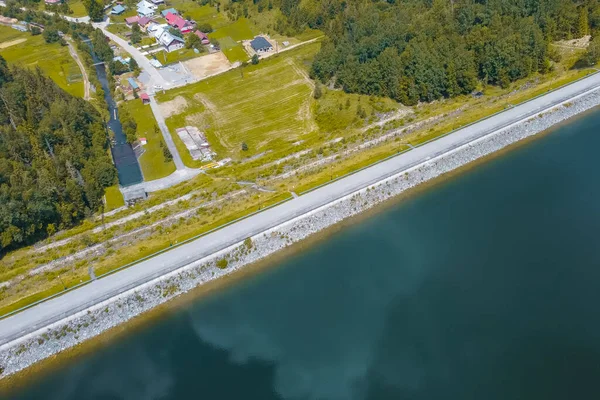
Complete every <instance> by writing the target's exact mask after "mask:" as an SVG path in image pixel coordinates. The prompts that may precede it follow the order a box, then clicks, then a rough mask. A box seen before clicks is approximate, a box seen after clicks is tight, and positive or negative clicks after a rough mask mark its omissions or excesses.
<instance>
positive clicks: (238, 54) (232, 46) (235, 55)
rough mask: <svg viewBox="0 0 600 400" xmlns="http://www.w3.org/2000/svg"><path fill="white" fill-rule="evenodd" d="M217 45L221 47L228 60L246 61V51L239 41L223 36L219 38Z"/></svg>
mask: <svg viewBox="0 0 600 400" xmlns="http://www.w3.org/2000/svg"><path fill="white" fill-rule="evenodd" d="M218 40H219V45H220V47H221V51H223V54H225V57H227V59H228V60H229V62H232V63H234V62H236V61H239V62H243V61H248V58H249V57H248V53H246V50H244V46H242V45H241V44H240V43H238V42H236V41H235V40H233V39H232V38H231V37H229V36H225V37H224V38H220V39H218Z"/></svg>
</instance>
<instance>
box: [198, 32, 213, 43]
mask: <svg viewBox="0 0 600 400" xmlns="http://www.w3.org/2000/svg"><path fill="white" fill-rule="evenodd" d="M194 35H196V36H198V37H199V38H200V41H201V42H202V44H210V39H209V38H208V35H207V34H206V33H204V32H201V31H195V32H194Z"/></svg>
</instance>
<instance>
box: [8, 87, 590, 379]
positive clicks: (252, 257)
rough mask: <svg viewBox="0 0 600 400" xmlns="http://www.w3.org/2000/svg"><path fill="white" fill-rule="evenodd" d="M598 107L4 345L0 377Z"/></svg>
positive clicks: (389, 185)
mask: <svg viewBox="0 0 600 400" xmlns="http://www.w3.org/2000/svg"><path fill="white" fill-rule="evenodd" d="M599 104H600V90H599V91H596V92H593V93H591V94H588V95H586V96H584V97H580V98H578V99H576V100H573V101H571V102H569V103H565V104H563V105H560V106H557V107H555V108H553V109H552V110H550V111H546V112H543V113H541V114H539V115H536V116H534V117H531V118H529V119H528V120H527V121H525V122H523V123H519V124H515V125H513V126H510V127H508V128H505V129H503V130H500V131H497V132H494V133H493V134H490V135H488V136H486V137H483V138H481V139H478V140H476V141H473V142H470V143H468V144H466V145H463V146H461V147H459V148H457V149H454V150H452V151H451V152H448V153H445V154H443V155H440V156H438V157H436V158H432V159H431V160H428V161H426V162H424V163H422V164H420V165H418V166H416V167H413V168H411V169H409V170H407V171H404V172H402V173H400V174H397V175H395V176H392V177H390V178H387V179H385V180H382V181H380V182H378V183H377V184H374V185H371V186H369V187H367V188H364V189H362V190H360V191H358V192H355V193H353V194H351V195H348V196H346V197H344V198H342V199H340V200H337V201H335V202H333V203H330V204H328V205H326V206H323V207H321V208H319V209H316V210H314V211H312V212H310V213H307V214H305V215H303V216H300V217H297V218H295V219H293V220H291V221H288V222H287V223H285V224H282V225H280V226H278V227H276V228H274V229H271V230H269V231H267V232H264V233H261V234H259V235H257V236H255V237H252V238H250V239H247V240H246V241H244V242H242V243H239V244H238V245H235V246H232V247H229V248H227V249H224V250H222V251H220V252H218V253H215V254H213V255H211V256H209V257H206V258H204V259H202V260H199V261H197V262H194V263H192V264H190V265H188V266H186V267H183V268H181V269H179V270H177V271H174V272H172V273H169V274H168V275H165V276H162V277H160V278H157V279H155V280H153V281H150V282H148V283H146V284H144V285H141V286H139V287H137V288H136V289H132V290H130V291H127V292H125V293H123V294H121V295H119V296H116V297H114V298H112V299H110V300H107V301H105V302H102V303H100V304H97V305H96V306H94V307H91V308H89V309H88V310H85V311H82V312H80V313H78V314H76V315H73V316H72V317H70V318H67V319H64V320H62V321H59V322H57V323H55V324H53V325H51V326H48V327H46V328H43V329H41V330H38V331H37V332H34V333H32V334H29V335H27V336H24V337H22V338H20V339H18V340H15V341H13V342H11V343H8V344H5V345H3V346H1V347H0V372H1V373H2V376H7V375H10V374H13V373H15V372H17V371H20V370H22V369H24V368H27V367H28V366H30V365H32V364H34V363H36V362H38V361H40V360H43V359H45V358H47V357H50V356H52V355H55V354H57V353H60V352H61V351H63V350H66V349H68V348H70V347H73V346H75V345H76V344H78V343H81V342H83V341H85V340H88V339H90V338H93V337H95V336H97V335H99V334H101V333H102V332H104V331H106V330H108V329H110V328H112V327H115V326H117V325H119V324H122V323H124V322H126V321H128V320H130V319H131V318H133V317H135V316H138V315H140V314H142V313H143V312H145V311H148V310H150V309H152V308H154V307H156V306H157V305H159V304H162V303H164V302H166V301H168V300H169V299H172V298H173V297H176V296H178V295H180V294H182V293H185V292H187V291H189V290H192V289H193V288H195V287H197V286H199V285H202V284H203V283H206V282H208V281H211V280H214V279H217V278H219V277H222V276H224V275H227V274H230V273H232V272H234V271H236V270H239V269H241V268H243V267H244V266H246V265H248V264H250V263H253V262H255V261H258V260H261V259H263V258H265V257H267V256H269V255H271V254H273V253H274V252H276V251H278V250H281V249H283V248H285V247H287V246H289V245H291V244H293V243H295V242H298V241H300V240H302V239H304V238H306V237H307V236H310V235H312V234H314V233H317V232H319V231H321V230H323V229H325V228H327V227H330V226H332V225H334V224H336V223H338V222H340V221H342V220H343V219H345V218H348V217H351V216H353V215H356V214H359V213H361V212H363V211H365V210H367V209H369V208H371V207H373V206H375V205H377V204H379V203H381V202H383V201H385V200H387V199H390V198H392V197H394V196H397V195H398V194H400V193H402V192H404V191H406V190H407V189H410V188H412V187H415V186H417V185H419V184H420V183H423V182H426V181H429V180H431V179H433V178H436V177H438V176H440V175H442V174H444V173H447V172H450V171H452V170H454V169H456V168H459V167H462V166H464V165H466V164H468V163H470V162H472V161H474V160H477V159H479V158H481V157H484V156H486V155H488V154H491V153H493V152H495V151H498V150H500V149H502V148H504V147H506V146H508V145H510V144H512V143H515V142H517V141H519V140H522V139H524V138H527V137H529V136H532V135H535V134H536V133H539V132H542V131H544V130H546V129H548V128H550V127H551V126H553V125H555V124H558V123H560V122H562V121H564V120H566V119H568V118H571V117H573V116H575V115H577V114H579V113H582V112H584V111H586V110H589V109H591V108H593V107H595V106H597V105H599Z"/></svg>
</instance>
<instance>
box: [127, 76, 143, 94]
mask: <svg viewBox="0 0 600 400" xmlns="http://www.w3.org/2000/svg"><path fill="white" fill-rule="evenodd" d="M127 83H129V87H130V88H131V90H133V91H134V92H137V91H138V90H140V87H139V85H138V84H137V82H136V81H134V80H133V78H127Z"/></svg>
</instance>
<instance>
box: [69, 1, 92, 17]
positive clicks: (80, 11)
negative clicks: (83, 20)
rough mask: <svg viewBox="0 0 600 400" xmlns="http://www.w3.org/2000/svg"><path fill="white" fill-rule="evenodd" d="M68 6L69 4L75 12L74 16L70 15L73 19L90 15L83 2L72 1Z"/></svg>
mask: <svg viewBox="0 0 600 400" xmlns="http://www.w3.org/2000/svg"><path fill="white" fill-rule="evenodd" d="M68 4H69V8H70V9H71V11H73V14H70V15H69V16H70V17H73V18H78V17H85V16H86V15H87V14H88V12H87V10H86V8H85V6H84V5H83V1H81V0H71V1H69V2H68Z"/></svg>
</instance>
